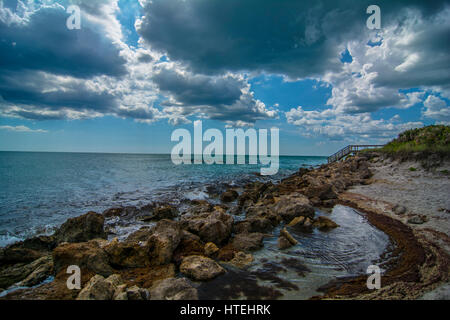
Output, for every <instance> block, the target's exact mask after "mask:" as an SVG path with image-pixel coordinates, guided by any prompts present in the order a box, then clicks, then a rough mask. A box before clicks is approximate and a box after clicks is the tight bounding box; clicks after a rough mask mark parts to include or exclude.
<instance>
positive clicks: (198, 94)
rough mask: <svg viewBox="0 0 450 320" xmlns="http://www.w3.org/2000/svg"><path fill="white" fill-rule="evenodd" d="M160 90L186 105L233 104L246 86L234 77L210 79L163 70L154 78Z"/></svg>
mask: <svg viewBox="0 0 450 320" xmlns="http://www.w3.org/2000/svg"><path fill="white" fill-rule="evenodd" d="M152 79H153V81H154V82H155V83H156V84H157V85H158V87H159V89H160V90H161V91H163V92H165V93H169V94H171V95H173V97H174V98H175V99H176V100H177V101H178V102H180V103H182V104H184V105H220V104H233V103H234V102H235V101H237V100H239V98H240V96H241V94H242V92H241V88H242V87H243V86H244V84H243V82H242V81H241V80H238V79H236V78H233V77H208V76H204V75H189V74H182V73H178V72H176V71H175V70H171V69H162V70H161V71H160V72H158V73H156V74H155V75H154V76H153V78H152Z"/></svg>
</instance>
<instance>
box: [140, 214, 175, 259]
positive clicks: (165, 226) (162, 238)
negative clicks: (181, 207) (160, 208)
mask: <svg viewBox="0 0 450 320" xmlns="http://www.w3.org/2000/svg"><path fill="white" fill-rule="evenodd" d="M181 237H182V231H181V228H180V224H179V223H178V222H176V221H171V220H165V219H164V220H160V221H158V223H157V224H156V226H155V228H154V229H153V232H152V234H151V235H150V237H149V238H148V240H147V250H148V251H147V252H148V254H149V256H150V263H151V264H152V265H163V264H168V263H169V262H170V261H171V260H172V255H173V252H174V251H175V249H176V248H177V246H178V244H179V243H180V241H181Z"/></svg>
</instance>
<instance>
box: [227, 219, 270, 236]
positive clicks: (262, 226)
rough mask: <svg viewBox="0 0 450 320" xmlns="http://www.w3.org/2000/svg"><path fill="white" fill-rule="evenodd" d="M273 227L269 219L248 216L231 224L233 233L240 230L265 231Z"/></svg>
mask: <svg viewBox="0 0 450 320" xmlns="http://www.w3.org/2000/svg"><path fill="white" fill-rule="evenodd" d="M272 229H273V225H272V223H271V222H270V220H269V219H266V218H248V219H245V220H242V221H238V222H236V223H235V224H234V226H233V231H234V232H235V233H242V232H262V233H267V232H270V231H271V230H272Z"/></svg>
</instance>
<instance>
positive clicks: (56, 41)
mask: <svg viewBox="0 0 450 320" xmlns="http://www.w3.org/2000/svg"><path fill="white" fill-rule="evenodd" d="M68 17H69V14H67V13H66V12H65V10H64V9H63V8H41V9H39V11H38V12H37V13H35V14H33V15H31V17H30V21H29V22H26V23H15V22H10V21H9V22H8V21H2V20H1V19H0V69H1V70H14V71H21V70H37V71H45V72H49V73H53V74H59V75H70V76H74V77H78V78H89V77H92V76H96V75H109V76H121V75H123V74H125V72H126V69H125V66H124V64H125V62H126V61H125V59H124V58H122V57H121V56H120V55H119V49H118V48H117V47H116V46H115V45H113V44H112V42H111V40H109V39H107V38H105V37H104V36H103V35H102V34H100V33H97V32H98V31H94V30H92V29H90V27H89V26H88V25H87V24H83V25H82V28H81V29H80V30H69V29H67V27H66V20H67V18H68Z"/></svg>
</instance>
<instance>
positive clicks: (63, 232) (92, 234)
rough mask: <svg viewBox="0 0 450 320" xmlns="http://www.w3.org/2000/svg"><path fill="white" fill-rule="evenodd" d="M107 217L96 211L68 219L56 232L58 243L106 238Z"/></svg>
mask: <svg viewBox="0 0 450 320" xmlns="http://www.w3.org/2000/svg"><path fill="white" fill-rule="evenodd" d="M104 223H105V217H104V216H103V215H101V214H98V213H95V212H88V213H86V214H84V215H82V216H79V217H76V218H71V219H68V220H67V221H66V222H64V223H63V224H62V225H61V227H60V228H59V229H58V230H57V231H56V232H55V237H56V240H57V242H58V243H62V242H85V241H89V240H92V239H106V233H105V231H104V228H103V227H104Z"/></svg>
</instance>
